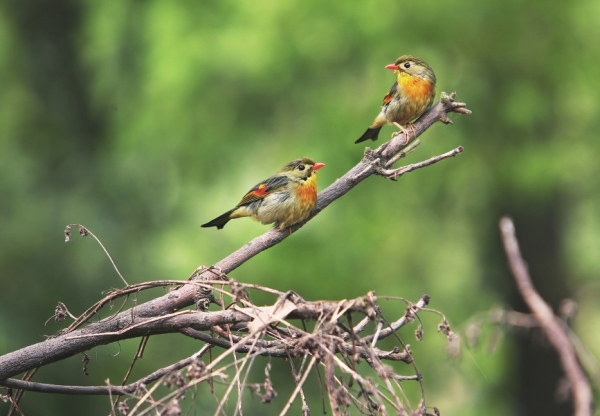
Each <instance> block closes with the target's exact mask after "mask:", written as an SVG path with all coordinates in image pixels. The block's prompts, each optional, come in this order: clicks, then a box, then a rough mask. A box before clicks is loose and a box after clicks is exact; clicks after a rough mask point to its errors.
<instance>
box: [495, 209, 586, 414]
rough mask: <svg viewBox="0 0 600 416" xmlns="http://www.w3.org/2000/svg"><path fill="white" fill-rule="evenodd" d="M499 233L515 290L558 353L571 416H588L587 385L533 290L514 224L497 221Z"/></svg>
mask: <svg viewBox="0 0 600 416" xmlns="http://www.w3.org/2000/svg"><path fill="white" fill-rule="evenodd" d="M500 231H501V232H502V242H503V243H504V250H505V251H506V256H507V257H508V264H509V266H510V270H511V272H512V274H513V277H514V278H515V282H516V283H517V288H518V289H519V292H520V293H521V296H522V297H523V299H524V300H525V303H526V304H527V306H529V309H531V311H532V312H533V314H534V315H535V317H536V319H537V320H538V321H539V323H540V326H541V327H542V330H543V331H544V334H545V335H546V338H547V339H548V341H549V342H550V343H551V344H552V346H553V347H554V349H556V351H557V352H558V355H559V357H560V362H561V365H562V368H563V371H564V372H565V375H566V377H567V379H568V380H569V383H570V385H571V393H572V395H573V404H574V407H575V411H574V415H575V416H591V415H592V402H593V397H592V390H591V388H590V384H589V382H588V380H587V377H586V376H585V373H584V372H583V370H582V369H581V366H580V365H579V361H578V360H577V355H576V353H575V348H574V347H573V344H572V343H571V341H570V340H569V336H568V335H567V334H566V332H565V330H564V328H563V326H562V325H561V323H560V321H559V320H558V318H557V317H556V316H555V315H554V312H553V311H552V308H551V307H550V306H549V305H548V304H547V303H546V302H545V301H544V299H543V298H542V297H541V296H540V294H539V293H538V292H537V291H536V290H535V287H534V286H533V282H532V281H531V277H530V276H529V271H528V270H527V265H526V264H525V261H524V260H523V257H521V251H520V249H519V242H518V241H517V237H516V235H515V226H514V224H513V222H512V221H511V220H510V219H509V218H506V217H505V218H502V220H500Z"/></svg>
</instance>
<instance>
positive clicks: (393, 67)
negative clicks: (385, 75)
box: [385, 64, 398, 71]
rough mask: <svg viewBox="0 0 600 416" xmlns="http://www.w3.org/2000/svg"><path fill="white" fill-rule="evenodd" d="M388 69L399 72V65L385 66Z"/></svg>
mask: <svg viewBox="0 0 600 416" xmlns="http://www.w3.org/2000/svg"><path fill="white" fill-rule="evenodd" d="M385 68H386V69H391V70H393V71H397V70H398V65H396V64H389V65H386V66H385Z"/></svg>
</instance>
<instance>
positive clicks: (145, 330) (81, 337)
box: [0, 93, 470, 380]
mask: <svg viewBox="0 0 600 416" xmlns="http://www.w3.org/2000/svg"><path fill="white" fill-rule="evenodd" d="M454 96H455V94H454V93H453V94H451V95H447V94H445V93H443V94H442V99H441V100H440V101H439V102H438V103H437V104H435V105H434V106H433V107H432V108H431V109H430V110H429V111H428V112H426V113H425V114H424V115H423V116H422V117H421V118H420V119H419V120H417V122H416V123H415V124H414V131H415V133H416V136H419V135H420V134H422V133H423V132H424V131H425V130H427V129H428V128H429V127H430V126H431V125H433V124H434V123H435V122H436V121H442V122H445V123H448V122H449V119H448V117H447V114H448V113H450V112H458V113H462V114H469V113H470V111H469V110H467V109H466V108H465V104H462V103H457V102H455V101H454ZM409 145H411V142H410V141H409V142H408V143H405V140H404V137H403V135H398V136H396V137H394V138H392V139H391V140H390V141H388V142H386V143H384V144H382V145H381V146H380V147H379V148H377V149H375V150H371V149H367V150H366V151H365V155H364V158H363V159H362V160H361V162H359V163H358V164H357V165H356V166H355V167H354V168H352V169H351V170H350V171H349V172H347V173H346V174H345V175H344V176H342V177H341V178H339V179H338V180H336V181H335V182H334V183H333V184H331V185H330V186H329V187H327V188H326V189H325V190H323V191H322V192H321V193H320V194H319V196H318V203H317V208H316V210H315V212H314V214H313V215H312V217H314V216H315V215H318V213H319V212H321V211H322V210H323V209H325V208H326V207H327V206H328V205H329V204H331V203H332V202H333V201H335V200H336V199H338V198H340V197H341V196H342V195H344V194H346V193H347V192H348V191H350V189H352V188H353V187H354V186H356V185H357V184H359V183H360V182H362V181H363V180H364V179H366V178H368V177H369V176H371V175H373V174H374V173H376V172H377V171H378V170H380V169H381V168H382V167H387V166H386V163H387V162H389V161H390V160H392V158H394V157H395V155H397V154H398V153H399V152H401V151H402V150H403V149H405V148H406V147H407V146H409ZM312 217H311V218H312ZM311 218H309V219H308V220H307V221H309V220H310V219H311ZM305 223H306V222H304V223H301V224H297V225H295V226H293V227H291V230H290V231H292V232H293V231H296V230H298V229H299V228H301V227H302V226H303V225H304V224H305ZM290 231H288V230H284V231H281V232H280V231H278V230H276V229H275V230H270V231H267V232H266V233H264V234H263V235H261V236H259V237H257V238H255V239H253V240H252V241H250V242H249V243H248V244H246V245H244V246H243V247H242V248H240V249H238V250H237V251H235V252H234V253H232V254H230V255H229V256H227V257H226V258H224V259H223V260H221V261H219V262H217V263H216V264H215V265H214V266H213V267H211V268H208V269H205V268H203V269H199V271H198V273H195V274H194V275H193V276H192V278H193V279H194V280H200V281H202V280H207V279H213V278H217V279H219V278H222V276H223V274H226V273H229V272H231V271H232V270H234V269H236V268H237V267H239V266H240V265H242V264H243V263H244V262H246V261H248V260H249V259H251V258H252V257H254V256H256V255H257V254H258V253H260V252H261V251H263V250H266V249H268V248H270V247H272V246H274V245H275V244H278V243H279V242H281V241H282V240H284V239H285V238H287V237H288V236H289V235H290ZM207 299H208V300H212V299H214V298H213V297H212V291H211V290H210V289H208V288H206V287H198V286H193V285H189V284H186V285H183V286H182V287H181V288H179V289H178V290H175V291H172V292H170V293H168V294H166V295H163V296H160V297H158V298H155V299H153V300H150V301H148V302H145V303H143V304H141V305H138V306H135V307H134V308H132V309H130V310H126V311H123V312H120V313H118V314H116V315H114V316H112V317H110V318H108V319H105V320H102V321H100V322H96V323H91V324H89V325H87V326H86V327H84V328H80V329H76V330H72V331H71V332H67V333H63V334H60V335H58V336H56V337H54V338H50V339H48V340H46V341H44V342H41V343H37V344H34V345H31V346H27V347H25V348H22V349H20V350H17V351H14V352H11V353H8V354H5V355H2V356H0V380H5V379H7V378H10V377H13V376H15V375H17V374H20V373H23V372H25V371H28V370H30V369H33V368H37V367H39V366H43V365H47V364H50V363H53V362H56V361H59V360H62V359H65V358H67V357H70V356H73V355H75V354H78V353H81V352H83V351H86V350H89V349H91V348H93V347H95V346H97V345H101V344H108V343H110V342H114V341H117V340H120V339H127V338H132V337H137V336H144V335H151V334H159V333H166V332H174V331H179V330H180V329H182V328H185V327H191V328H194V329H200V330H201V329H206V328H208V327H210V326H213V325H218V324H225V323H235V322H246V321H247V320H249V319H250V318H249V317H248V316H247V315H244V314H242V313H241V312H239V311H231V310H224V311H218V312H211V313H202V312H196V313H191V312H190V313H185V314H183V315H179V316H174V315H172V314H173V313H175V312H177V311H178V310H180V309H182V308H185V307H188V306H190V305H192V304H194V303H196V304H200V303H201V302H203V303H202V305H206V304H207V302H204V301H205V300H207ZM97 311H98V310H97V309H94V310H93V312H92V313H97ZM294 314H297V315H294ZM294 314H292V315H291V316H290V317H299V318H301V317H303V316H305V317H310V318H314V313H313V312H311V311H310V308H309V307H307V308H304V309H303V308H299V309H298V310H296V311H295V312H294ZM303 314H304V315H303ZM159 317H160V318H159ZM152 318H154V319H152ZM383 332H385V330H384V331H382V334H380V338H381V337H382V335H383Z"/></svg>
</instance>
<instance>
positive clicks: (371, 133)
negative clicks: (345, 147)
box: [354, 127, 381, 144]
mask: <svg viewBox="0 0 600 416" xmlns="http://www.w3.org/2000/svg"><path fill="white" fill-rule="evenodd" d="M379 130H381V127H376V128H374V129H372V128H370V127H369V128H368V129H367V131H365V133H364V134H363V135H362V136H360V138H359V139H358V140H357V141H355V142H354V143H355V144H356V143H360V142H364V141H365V140H369V139H371V140H373V141H375V140H377V137H378V136H379Z"/></svg>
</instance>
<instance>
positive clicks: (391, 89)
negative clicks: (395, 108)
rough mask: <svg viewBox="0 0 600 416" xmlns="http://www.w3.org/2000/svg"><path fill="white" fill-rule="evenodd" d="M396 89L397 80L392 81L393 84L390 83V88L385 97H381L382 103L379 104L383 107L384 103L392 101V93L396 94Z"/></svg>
mask: <svg viewBox="0 0 600 416" xmlns="http://www.w3.org/2000/svg"><path fill="white" fill-rule="evenodd" d="M397 91H398V82H394V85H392V88H390V92H388V93H387V95H386V96H385V97H383V103H381V106H382V107H385V106H386V105H388V104H389V103H390V101H392V98H393V97H394V95H395V94H396V92H397Z"/></svg>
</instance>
